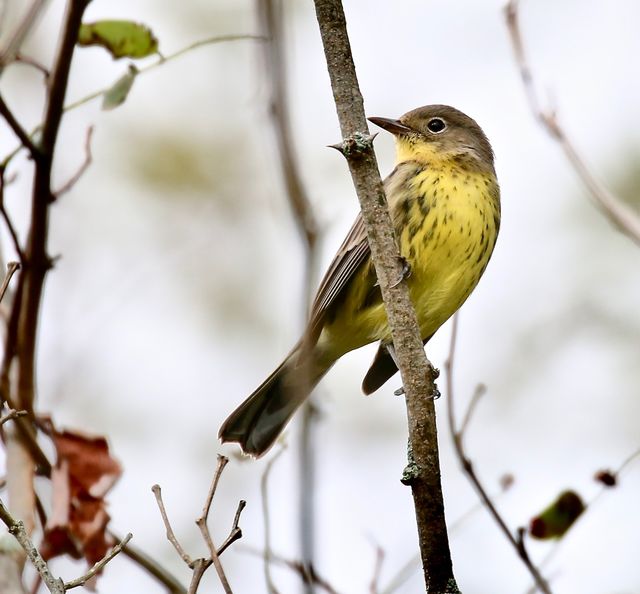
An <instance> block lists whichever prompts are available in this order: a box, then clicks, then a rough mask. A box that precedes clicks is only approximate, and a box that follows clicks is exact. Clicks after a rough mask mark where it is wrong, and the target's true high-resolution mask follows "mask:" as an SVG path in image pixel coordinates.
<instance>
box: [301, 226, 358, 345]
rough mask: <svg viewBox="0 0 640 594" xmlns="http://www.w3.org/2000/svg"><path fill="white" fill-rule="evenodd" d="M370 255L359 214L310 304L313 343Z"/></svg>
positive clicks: (309, 328) (309, 330) (310, 329)
mask: <svg viewBox="0 0 640 594" xmlns="http://www.w3.org/2000/svg"><path fill="white" fill-rule="evenodd" d="M369 253H370V252H369V242H368V241H367V232H366V230H365V228H364V223H363V221H362V215H361V214H358V216H357V217H356V220H355V222H354V224H353V227H351V230H350V231H349V233H348V234H347V237H346V238H345V240H344V241H343V242H342V245H341V246H340V248H339V249H338V252H337V254H336V256H335V258H334V259H333V262H331V265H330V266H329V269H328V270H327V272H326V274H325V275H324V278H323V279H322V282H321V283H320V287H319V288H318V292H317V294H316V298H315V299H314V301H313V306H312V308H311V317H310V321H309V327H308V332H309V333H310V336H312V337H313V339H312V342H315V340H316V339H317V337H318V335H319V333H320V331H321V330H322V322H323V319H324V315H325V314H326V312H327V310H328V309H329V307H330V306H331V304H332V303H333V302H334V301H335V299H336V297H338V295H340V293H341V292H342V291H343V290H344V288H345V287H346V286H347V285H348V284H349V281H350V280H351V279H352V278H353V275H354V273H355V272H356V270H357V269H358V268H359V267H360V265H361V264H362V263H363V262H364V261H365V260H366V259H367V258H368V257H369Z"/></svg>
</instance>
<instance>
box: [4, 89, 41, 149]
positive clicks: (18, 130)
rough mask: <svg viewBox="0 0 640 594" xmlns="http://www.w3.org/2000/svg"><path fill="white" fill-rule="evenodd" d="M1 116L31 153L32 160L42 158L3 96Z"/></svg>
mask: <svg viewBox="0 0 640 594" xmlns="http://www.w3.org/2000/svg"><path fill="white" fill-rule="evenodd" d="M0 115H2V117H3V118H4V119H5V121H6V122H7V124H9V127H10V128H11V129H12V130H13V133H14V134H15V135H16V136H17V137H18V140H19V141H20V143H21V145H22V146H23V147H24V148H26V149H27V150H28V151H29V154H30V155H31V158H32V159H34V160H37V159H38V158H39V157H40V151H39V150H38V148H37V147H36V145H35V144H33V142H32V140H31V137H30V136H29V134H27V132H26V131H25V130H24V128H23V127H22V126H21V125H20V123H19V122H18V120H16V118H15V116H14V115H13V113H12V112H11V110H10V109H9V106H8V105H7V104H6V103H5V101H4V99H3V98H2V96H0Z"/></svg>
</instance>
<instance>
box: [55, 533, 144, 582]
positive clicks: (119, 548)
mask: <svg viewBox="0 0 640 594" xmlns="http://www.w3.org/2000/svg"><path fill="white" fill-rule="evenodd" d="M132 538H133V534H131V532H129V533H128V534H127V535H126V536H125V537H124V538H123V539H122V540H121V541H120V542H119V543H118V544H117V545H116V546H114V547H113V548H112V549H111V550H110V551H109V552H108V553H107V554H106V555H105V556H104V557H103V558H102V559H100V561H98V562H97V563H96V564H95V565H94V566H93V567H92V568H91V569H90V570H89V571H87V573H85V574H84V575H83V576H80V577H79V578H76V579H75V580H71V581H70V582H65V583H64V589H65V591H66V590H71V589H72V588H78V587H79V586H84V585H85V584H86V583H87V582H88V581H89V580H90V579H91V578H93V577H95V576H96V575H98V574H99V573H100V572H101V571H102V570H103V569H104V568H105V566H106V565H107V563H109V561H111V559H113V558H114V557H115V556H116V555H117V554H118V553H120V551H122V549H124V547H125V546H126V545H127V543H128V542H129V541H130V540H131V539H132Z"/></svg>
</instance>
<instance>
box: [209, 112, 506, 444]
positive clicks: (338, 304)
mask: <svg viewBox="0 0 640 594" xmlns="http://www.w3.org/2000/svg"><path fill="white" fill-rule="evenodd" d="M369 119H370V121H371V122H373V123H374V124H376V125H377V126H380V127H381V128H383V129H384V130H387V131H388V132H391V134H393V135H394V136H395V141H396V165H395V168H394V169H393V171H392V172H391V175H389V177H388V178H387V179H386V180H385V183H384V186H385V192H386V195H387V200H388V203H389V211H390V214H391V219H392V221H393V225H394V229H395V234H396V238H397V241H398V245H399V248H400V253H401V255H402V257H403V258H404V259H405V261H406V263H407V264H408V267H409V268H408V271H409V273H408V277H407V284H408V286H409V293H410V296H411V300H412V302H413V304H414V306H415V309H416V313H417V317H418V323H419V325H420V332H421V335H422V338H423V340H424V342H425V343H426V342H427V341H428V340H429V339H430V338H431V337H432V336H433V334H434V333H435V332H436V330H438V328H440V326H442V324H444V322H445V321H446V320H447V319H448V318H449V317H451V316H452V315H453V314H454V313H455V312H456V311H457V309H458V308H459V307H460V306H461V305H462V304H463V303H464V301H465V300H466V299H467V297H468V296H469V294H470V293H471V291H473V289H474V288H475V286H476V284H477V283H478V280H479V279H480V277H481V276H482V273H483V272H484V270H485V268H486V266H487V263H488V262H489V258H490V257H491V253H492V251H493V247H494V245H495V243H496V238H497V235H498V228H499V226H500V189H499V187H498V181H497V179H496V173H495V169H494V165H493V151H492V149H491V145H490V144H489V141H488V140H487V137H486V136H485V134H484V132H483V131H482V129H481V128H480V126H478V124H477V123H476V122H475V121H474V120H473V119H471V118H470V117H469V116H467V115H465V114H463V113H462V112H460V111H458V110H457V109H454V108H453V107H448V106H446V105H428V106H426V107H420V108H418V109H415V110H413V111H410V112H409V113H406V114H405V115H403V116H402V117H401V118H400V119H399V120H393V119H387V118H369ZM376 340H379V341H380V347H379V349H378V352H377V354H376V356H375V358H374V360H373V363H372V365H371V368H370V369H369V371H368V372H367V375H366V376H365V378H364V381H363V383H362V389H363V391H364V393H365V394H371V393H372V392H374V391H375V390H377V389H378V388H379V387H380V386H382V384H384V383H385V382H386V381H387V380H388V379H389V378H390V377H391V376H392V375H394V374H395V373H396V371H397V370H398V368H397V366H396V364H395V362H394V352H393V345H392V342H391V335H390V332H389V327H388V324H387V317H386V313H385V310H384V304H383V303H382V297H381V295H380V288H379V286H378V284H377V280H376V273H375V270H374V267H373V263H372V261H371V255H370V250H369V244H368V242H367V236H366V232H365V228H364V224H363V222H362V218H361V216H360V215H358V217H357V218H356V221H355V223H354V225H353V227H352V228H351V231H350V232H349V234H348V235H347V237H346V239H345V240H344V242H343V244H342V245H341V246H340V249H339V250H338V253H337V254H336V256H335V258H334V260H333V262H332V263H331V265H330V266H329V270H328V271H327V273H326V275H325V277H324V279H323V280H322V282H321V283H320V287H319V289H318V293H317V295H316V298H315V300H314V302H313V307H312V310H311V315H310V320H309V324H308V326H307V329H306V331H305V333H304V335H303V338H302V339H301V340H300V342H299V343H298V344H297V345H296V346H295V347H294V348H293V350H292V351H291V353H290V354H289V355H288V356H287V358H286V359H285V360H284V362H283V363H281V364H280V366H279V367H278V368H277V369H276V370H275V371H274V372H273V373H272V374H271V375H270V376H269V377H268V378H267V379H266V380H265V381H264V382H263V383H262V384H261V385H260V387H259V388H258V389H257V390H256V391H255V392H254V393H253V394H251V396H249V397H248V398H247V399H246V400H245V401H244V402H243V403H242V404H241V405H240V406H239V407H238V408H237V409H236V410H235V411H234V412H233V413H232V414H231V416H229V418H228V419H227V420H226V421H225V422H224V424H223V425H222V427H221V429H220V434H219V436H220V439H221V440H222V441H223V442H224V441H235V442H238V443H239V444H240V445H241V446H242V449H243V450H244V452H245V453H247V454H251V455H253V456H260V455H262V454H263V453H264V452H266V451H267V450H268V449H269V447H270V446H271V445H272V444H273V442H274V441H275V440H276V439H277V437H278V435H280V433H281V432H282V430H283V429H284V427H285V425H286V424H287V422H288V421H289V419H290V418H291V416H292V415H293V413H294V412H295V411H296V409H297V408H298V407H299V406H300V405H301V404H302V402H303V401H304V399H305V398H306V397H307V396H308V395H309V393H310V392H311V390H312V389H313V387H314V386H315V385H316V384H317V383H318V381H320V379H321V378H322V376H323V375H324V374H325V373H326V372H327V371H328V370H329V369H330V368H331V366H332V365H333V364H334V363H335V362H336V361H337V360H338V359H339V358H340V357H342V355H344V354H345V353H348V352H349V351H351V350H353V349H357V348H359V347H361V346H364V345H365V344H369V343H370V342H374V341H376Z"/></svg>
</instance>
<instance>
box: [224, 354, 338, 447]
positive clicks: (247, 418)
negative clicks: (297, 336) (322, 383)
mask: <svg viewBox="0 0 640 594" xmlns="http://www.w3.org/2000/svg"><path fill="white" fill-rule="evenodd" d="M298 359H299V357H298V352H297V351H294V352H293V353H292V354H291V355H289V356H288V357H287V359H285V361H284V362H283V363H282V364H281V365H280V366H279V367H278V368H277V369H276V370H275V371H274V372H273V373H272V374H271V375H270V376H269V377H268V378H267V379H266V380H265V381H264V382H263V383H262V384H261V385H260V386H259V387H258V388H257V389H256V390H255V391H254V392H253V394H251V396H249V397H248V398H247V399H246V400H245V401H244V402H243V403H242V404H241V405H240V406H239V407H238V408H236V410H234V411H233V412H232V413H231V415H230V416H229V418H228V419H227V420H226V421H225V422H224V423H223V425H222V427H221V428H220V431H219V433H218V437H219V438H220V439H221V440H222V442H229V441H230V442H237V443H239V444H240V446H241V447H242V450H243V451H244V453H245V454H250V455H252V456H255V457H256V458H257V457H259V456H262V454H264V453H265V452H266V451H267V450H268V449H269V448H270V447H271V446H272V445H273V444H274V442H275V441H276V439H278V436H279V435H280V433H282V431H283V430H284V428H285V426H286V424H287V423H288V422H289V419H291V417H292V416H293V414H294V413H295V412H296V410H297V409H298V407H299V406H300V405H301V404H302V403H303V402H304V400H305V399H306V398H307V396H308V395H309V394H310V393H311V390H313V388H314V387H315V385H316V384H317V383H318V381H319V380H320V378H321V377H322V376H323V375H324V373H325V372H326V369H325V370H322V371H315V372H314V371H311V372H309V368H310V367H311V366H310V365H306V364H305V365H301V364H300V362H299V361H298ZM303 370H304V373H303ZM304 376H306V378H305V377H304Z"/></svg>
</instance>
